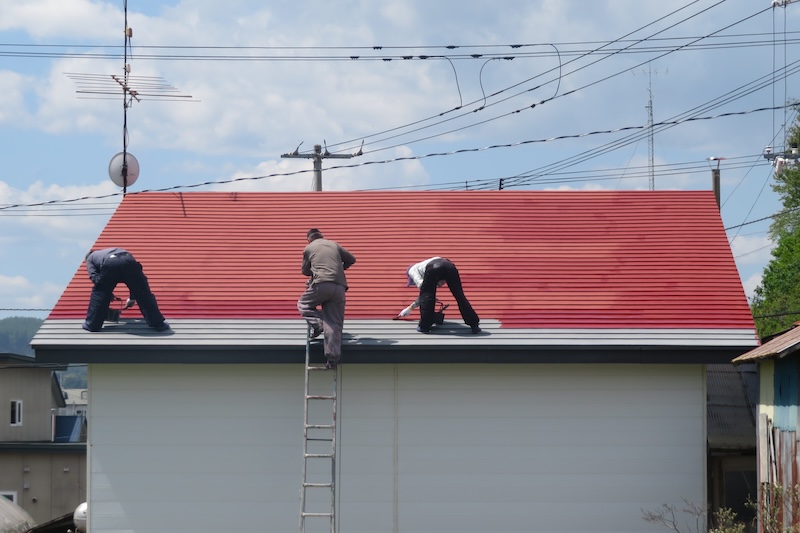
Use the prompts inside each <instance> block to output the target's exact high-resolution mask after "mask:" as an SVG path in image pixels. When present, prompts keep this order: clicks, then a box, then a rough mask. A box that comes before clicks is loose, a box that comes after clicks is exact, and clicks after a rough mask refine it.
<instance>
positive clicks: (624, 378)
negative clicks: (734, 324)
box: [89, 364, 706, 533]
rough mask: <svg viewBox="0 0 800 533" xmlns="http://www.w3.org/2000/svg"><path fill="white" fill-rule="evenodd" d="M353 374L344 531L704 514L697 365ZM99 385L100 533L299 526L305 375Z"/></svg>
mask: <svg viewBox="0 0 800 533" xmlns="http://www.w3.org/2000/svg"><path fill="white" fill-rule="evenodd" d="M341 369H342V370H341V374H340V376H339V378H340V396H339V417H338V424H339V436H338V444H339V450H338V457H337V460H338V465H337V466H338V472H339V480H338V481H339V484H338V489H337V497H338V506H337V516H338V522H339V530H340V531H348V532H371V533H381V532H394V531H414V532H415V533H426V532H427V533H433V532H441V531H459V532H468V531H475V532H488V531H491V532H498V533H499V532H511V531H515V532H519V531H554V530H559V531H564V532H567V531H569V532H580V531H586V532H590V531H591V532H596V531H615V532H639V531H641V532H644V531H660V530H661V528H660V527H658V526H655V525H652V524H648V523H646V522H644V521H643V520H642V510H643V509H647V510H653V509H657V508H659V507H660V506H661V505H662V504H673V505H675V506H677V507H679V508H683V507H684V500H686V501H691V502H695V503H699V504H700V505H704V504H705V494H706V490H705V478H706V467H705V455H706V453H705V452H706V446H705V378H704V372H703V369H702V367H701V366H700V365H608V364H603V365H578V364H572V365H522V364H516V365H394V364H386V365H349V366H348V365H343V366H342V367H341ZM89 379H90V390H91V398H90V407H89V413H90V420H89V441H90V456H89V470H90V472H89V502H90V503H89V521H90V522H89V527H90V531H92V533H111V532H115V533H116V532H122V531H125V532H130V531H137V532H139V533H143V532H148V533H149V532H164V533H166V532H174V531H181V530H186V531H193V532H202V531H209V532H210V531H214V532H219V531H237V533H246V532H251V531H252V532H256V531H258V532H264V531H274V532H289V531H297V526H298V522H299V508H300V504H299V494H300V491H299V489H300V482H301V473H302V435H303V430H302V419H303V369H302V367H301V366H299V365H274V364H269V365H112V364H102V365H101V364H92V365H90V368H89ZM307 524H308V526H309V527H308V528H307V531H317V530H319V531H323V530H324V528H320V529H315V528H314V527H312V523H311V522H307ZM317 524H318V525H320V526H321V525H322V524H321V523H317Z"/></svg>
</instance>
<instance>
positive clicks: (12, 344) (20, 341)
mask: <svg viewBox="0 0 800 533" xmlns="http://www.w3.org/2000/svg"><path fill="white" fill-rule="evenodd" d="M42 322H44V320H42V319H41V318H33V317H25V316H13V317H10V318H3V319H0V352H3V353H14V354H17V355H33V348H31V340H32V339H33V336H34V335H36V332H37V331H39V327H40V326H41V325H42ZM57 373H58V377H59V380H60V381H61V386H62V387H63V388H65V389H85V388H86V387H87V385H86V365H71V366H70V367H69V368H67V370H65V371H63V372H57Z"/></svg>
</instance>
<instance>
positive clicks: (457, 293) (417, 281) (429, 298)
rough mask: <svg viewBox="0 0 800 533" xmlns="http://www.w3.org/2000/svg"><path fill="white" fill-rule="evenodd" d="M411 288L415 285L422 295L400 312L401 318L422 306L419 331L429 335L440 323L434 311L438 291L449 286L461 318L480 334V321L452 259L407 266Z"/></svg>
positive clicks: (426, 261)
mask: <svg viewBox="0 0 800 533" xmlns="http://www.w3.org/2000/svg"><path fill="white" fill-rule="evenodd" d="M406 274H407V275H408V286H409V287H412V286H416V287H417V288H418V289H419V296H418V297H417V299H416V300H414V301H413V302H412V303H411V305H409V306H408V307H406V308H405V309H403V310H402V311H400V314H399V315H398V316H402V317H404V316H408V315H409V314H410V313H411V311H412V310H413V309H415V308H417V307H419V313H420V317H419V324H418V325H417V331H419V332H420V333H429V332H430V330H431V327H432V326H433V324H436V323H441V319H440V317H438V316H437V313H436V312H435V310H434V306H435V305H436V289H437V288H438V287H441V286H442V285H444V284H445V283H447V287H448V288H449V289H450V292H451V293H452V294H453V297H454V298H455V299H456V303H458V310H459V311H460V312H461V317H462V318H463V319H464V323H466V324H467V325H468V326H469V327H470V328H471V329H472V333H480V332H481V328H480V327H479V326H478V324H479V323H480V318H479V317H478V314H477V313H476V312H475V310H474V309H473V308H472V305H471V304H470V303H469V300H467V297H466V296H464V289H463V288H462V286H461V277H460V276H459V275H458V269H457V268H456V266H455V265H454V264H453V262H452V261H450V260H449V259H445V258H442V257H438V256H437V257H431V258H430V259H426V260H425V261H421V262H419V263H416V264H414V265H411V266H410V267H408V270H407V271H406Z"/></svg>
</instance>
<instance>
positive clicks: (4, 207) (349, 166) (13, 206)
mask: <svg viewBox="0 0 800 533" xmlns="http://www.w3.org/2000/svg"><path fill="white" fill-rule="evenodd" d="M787 105H789V106H794V105H800V104H787ZM779 107H782V106H779ZM772 109H773V108H772V107H764V108H758V109H750V110H747V111H735V112H728V113H720V114H718V115H715V116H705V117H697V116H694V117H688V118H685V119H681V120H676V121H669V122H661V123H657V124H654V125H656V126H659V125H664V124H675V125H677V124H682V123H687V122H696V121H701V120H714V119H718V118H722V117H730V116H742V115H748V114H752V113H758V112H762V111H771V110H772ZM644 128H647V126H624V127H620V128H614V129H607V130H597V131H591V132H586V133H579V134H571V135H559V136H556V137H548V138H544V139H528V140H523V141H517V142H513V143H504V144H493V145H489V146H483V147H478V148H460V149H456V150H451V151H448V152H434V153H429V154H424V155H418V156H402V157H396V158H393V159H386V160H378V161H365V162H362V163H354V164H346V165H334V166H330V167H326V168H325V169H323V170H337V169H352V168H358V167H365V166H370V165H381V164H388V163H395V162H399V161H416V160H420V159H427V158H432V157H443V156H451V155H456V154H465V153H475V152H484V151H488V150H496V149H501V148H514V147H517V146H523V145H527V144H539V143H547V142H553V141H557V140H564V139H578V138H583V137H590V136H594V135H604V134H610V133H618V132H623V131H628V130H641V129H644ZM309 172H315V170H313V169H303V170H296V171H293V172H283V173H272V174H267V175H262V176H246V177H239V178H231V179H227V180H218V181H206V182H202V183H194V184H186V185H173V186H169V187H163V188H159V189H147V190H143V191H135V192H128V193H127V194H129V195H132V194H141V193H147V192H167V191H174V190H180V189H191V188H197V187H203V186H209V185H222V184H229V183H236V182H242V181H256V180H262V179H266V178H274V177H286V176H295V175H299V174H305V173H309ZM495 182H496V178H495ZM121 194H122V193H119V192H117V193H110V194H104V195H99V196H83V197H80V198H71V199H63V200H48V201H45V202H37V203H31V204H6V205H0V212H2V211H5V210H9V209H17V208H21V207H42V206H49V205H57V204H61V203H71V202H79V201H85V200H100V199H106V198H112V197H116V196H120V195H121Z"/></svg>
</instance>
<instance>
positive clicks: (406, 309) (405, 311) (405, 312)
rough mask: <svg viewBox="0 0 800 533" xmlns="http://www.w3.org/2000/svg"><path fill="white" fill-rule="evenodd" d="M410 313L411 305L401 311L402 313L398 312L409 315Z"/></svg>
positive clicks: (399, 314) (400, 314) (401, 314)
mask: <svg viewBox="0 0 800 533" xmlns="http://www.w3.org/2000/svg"><path fill="white" fill-rule="evenodd" d="M410 314H411V306H410V305H409V306H408V307H406V308H405V309H403V310H402V311H400V313H398V314H397V316H408V315H410Z"/></svg>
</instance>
